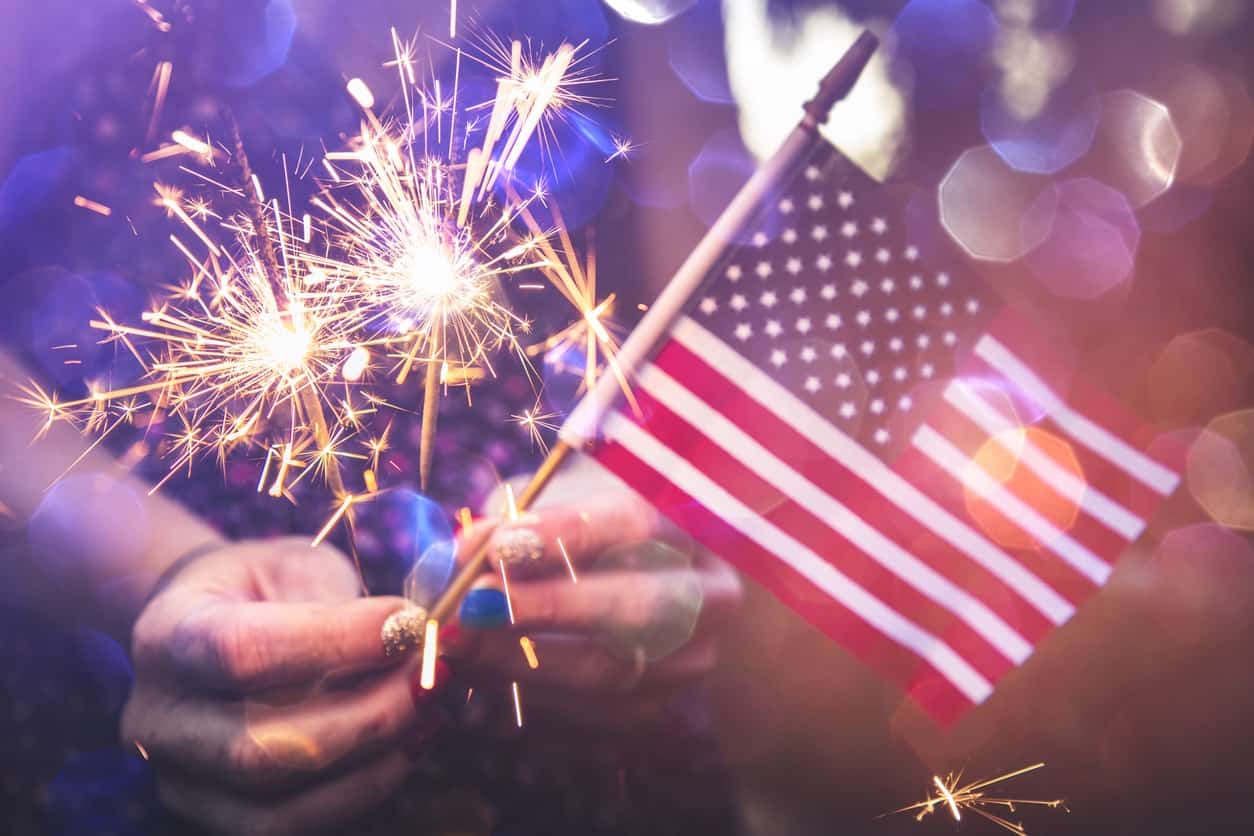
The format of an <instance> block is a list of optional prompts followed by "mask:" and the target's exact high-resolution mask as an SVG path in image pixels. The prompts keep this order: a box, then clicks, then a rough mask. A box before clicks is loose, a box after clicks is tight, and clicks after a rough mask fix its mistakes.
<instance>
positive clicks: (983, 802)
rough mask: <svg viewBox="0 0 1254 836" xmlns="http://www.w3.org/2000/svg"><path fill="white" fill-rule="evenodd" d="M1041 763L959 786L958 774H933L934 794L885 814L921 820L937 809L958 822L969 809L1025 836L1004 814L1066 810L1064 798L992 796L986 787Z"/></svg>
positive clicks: (959, 776) (1029, 769)
mask: <svg viewBox="0 0 1254 836" xmlns="http://www.w3.org/2000/svg"><path fill="white" fill-rule="evenodd" d="M1043 766H1045V764H1043V763H1036V764H1032V765H1031V766H1025V767H1023V768H1022V769H1016V770H1014V771H1013V772H1007V773H1006V774H1004V775H998V776H997V777H996V778H988V779H986V780H983V781H974V782H972V783H970V784H965V785H962V786H959V783H960V782H961V780H962V774H961V773H958V774H954V773H952V772H951V773H950V774H949V775H947V776H945V778H944V779H943V780H942V779H941V777H940V776H939V775H934V776H932V783H933V784H934V785H935V786H934V790H933V791H934V792H935V794H934V795H933V794H932V792H929V793H928V797H927V798H926V799H924V800H923V801H920V802H918V803H917V804H911V805H910V806H908V807H902V808H901V809H900V810H894V811H892V812H891V813H886V814H885V815H896V814H898V813H915V820H916V821H923V819H924V818H925V817H926V816H928V815H930V814H932V813H934V812H936V811H937V810H946V811H948V812H949V814H950V815H951V816H953V819H954V821H956V822H958V821H962V814H963V812H971V813H975V814H976V815H978V816H982V817H983V818H985V819H988V820H989V821H991V822H993V824H996V825H997V826H998V827H1001V828H1004V829H1005V830H1008V831H1010V832H1011V833H1014V834H1017V836H1027V831H1026V830H1025V829H1024V827H1023V825H1022V824H1021V823H1019V822H1015V821H1011V820H1010V819H1008V818H1006V817H1005V816H1006V815H1011V814H1013V813H1014V812H1015V811H1016V809H1017V808H1018V807H1028V806H1032V807H1049V808H1057V807H1062V808H1063V809H1064V810H1065V809H1066V807H1064V806H1063V800H1062V799H1055V800H1052V801H1043V800H1038V799H1031V798H1002V797H996V796H991V795H989V794H988V793H987V792H986V790H987V789H988V788H989V787H991V786H993V785H995V784H1000V783H1001V782H1003V781H1008V780H1010V779H1011V778H1017V777H1018V776H1020V775H1024V774H1026V773H1028V772H1034V771H1036V770H1038V769H1040V768H1041V767H1043ZM993 811H996V812H993ZM1003 814H1004V815H1003Z"/></svg>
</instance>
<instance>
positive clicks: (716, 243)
mask: <svg viewBox="0 0 1254 836" xmlns="http://www.w3.org/2000/svg"><path fill="white" fill-rule="evenodd" d="M877 46H879V39H878V38H876V36H875V35H874V34H872V33H871V32H863V33H862V34H861V35H859V36H858V39H857V40H856V41H854V43H853V45H852V46H850V47H849V49H848V50H846V52H845V54H844V55H843V56H841V59H840V60H839V61H838V62H837V63H836V65H835V66H834V67H832V69H831V70H830V71H828V73H827V75H826V76H824V78H823V80H822V81H821V82H820V83H819V91H818V93H817V94H815V96H814V98H813V99H811V100H810V101H809V102H807V103H806V104H805V106H804V111H805V115H804V116H803V117H802V119H801V121H800V122H799V123H798V124H797V127H795V128H794V129H793V130H792V132H791V133H790V134H789V135H788V138H787V139H785V140H784V143H783V144H782V145H781V146H780V147H779V149H778V150H777V151H776V152H775V153H774V154H772V155H771V157H770V159H768V160H767V161H766V162H765V163H763V164H762V165H761V166H759V167H758V169H757V170H756V171H755V172H754V173H753V176H751V177H750V178H749V180H748V181H747V182H746V183H745V184H744V186H742V187H741V189H740V191H739V192H737V193H736V196H735V197H734V198H732V201H731V203H729V204H728V205H727V208H726V209H724V210H723V213H722V214H721V215H719V218H718V220H717V221H715V222H714V225H713V226H711V227H710V230H709V232H707V233H706V234H705V236H704V237H703V238H702V239H701V241H700V243H698V244H697V246H696V247H695V248H694V249H693V251H692V252H691V253H689V254H688V258H686V259H685V260H684V263H683V264H682V265H681V266H680V268H679V270H678V271H677V272H676V273H675V275H674V277H673V278H672V279H671V280H670V281H669V282H668V283H667V285H666V287H664V288H663V289H662V292H661V293H660V294H659V295H658V298H657V300H656V301H655V302H654V303H653V304H652V305H651V306H650V307H649V310H648V312H647V313H646V314H645V315H644V317H642V318H641V320H640V323H639V324H638V325H637V326H636V327H635V329H634V330H633V331H632V332H631V335H630V336H628V338H627V340H626V341H625V342H624V343H623V345H622V347H621V348H620V349H619V352H618V356H617V359H616V362H617V364H618V366H619V369H620V371H621V377H622V378H623V379H627V380H630V379H631V377H632V375H633V373H634V371H635V370H636V369H637V368H639V367H640V365H641V364H642V363H643V362H644V360H645V358H646V357H647V356H648V355H649V353H650V352H651V351H652V350H653V348H654V346H656V345H657V343H658V342H659V341H660V340H661V339H662V337H664V336H665V335H666V333H667V331H669V330H670V327H671V325H672V323H674V321H675V319H676V318H677V317H678V316H679V315H680V313H681V312H682V311H683V309H684V306H685V305H686V304H687V302H688V299H689V297H690V296H692V294H693V293H694V292H696V290H697V288H698V287H699V286H700V285H701V282H702V281H703V280H704V279H705V277H706V276H707V275H709V272H710V270H711V268H712V267H713V266H714V264H715V263H716V262H717V261H718V259H719V258H720V257H721V256H722V254H723V253H724V252H725V251H726V249H727V247H728V246H729V245H731V244H732V243H733V242H734V241H735V240H736V236H737V234H739V232H740V231H741V230H742V229H743V228H744V227H745V226H746V225H747V224H748V223H749V222H750V221H751V220H752V219H753V216H754V215H755V214H756V213H757V211H758V208H759V207H760V206H761V204H762V201H763V199H764V198H765V197H766V196H767V195H768V194H769V193H770V191H771V189H773V188H774V187H775V186H776V184H778V183H779V182H780V181H781V180H783V179H784V177H785V176H786V175H787V174H788V172H789V171H790V170H791V169H792V168H793V166H795V165H796V164H797V161H798V160H800V159H801V158H802V157H803V156H804V155H805V153H806V152H807V151H808V150H809V149H810V148H811V146H812V145H813V143H814V142H816V141H818V140H819V125H821V124H822V123H823V122H825V121H826V120H827V115H828V113H830V112H831V109H832V107H833V106H834V105H835V104H836V103H837V102H838V101H840V100H841V99H843V98H844V97H845V96H846V95H847V94H848V93H849V91H850V90H851V89H852V88H853V85H854V83H855V82H856V81H857V80H858V76H860V75H861V74H862V70H863V69H864V68H865V67H866V65H867V62H868V61H870V60H871V56H872V55H873V54H874V53H875V49H876V47H877ZM619 379H620V375H615V374H606V375H602V376H601V379H600V380H599V381H598V382H597V385H596V386H595V387H593V389H592V391H590V392H588V393H587V394H586V395H584V397H583V400H581V401H580V402H579V405H578V406H576V407H575V410H574V411H573V412H572V413H571V414H570V417H569V418H567V419H566V421H565V423H563V424H562V428H561V430H560V432H559V433H558V442H557V444H555V445H554V446H553V449H552V450H551V451H549V454H548V456H546V457H545V459H544V461H543V462H542V463H541V464H540V469H539V470H537V471H536V472H535V475H533V476H532V477H531V481H530V482H528V483H527V486H526V487H525V488H524V489H523V490H522V492H521V493H520V494H519V495H518V497H517V498H516V500H515V502H516V505H517V507H518V510H519V511H525V510H527V508H528V507H530V505H531V503H532V501H533V500H534V499H535V498H536V496H538V495H539V493H540V491H542V490H543V489H544V486H545V485H547V484H548V482H549V480H550V479H552V478H553V475H554V474H555V473H556V472H557V469H558V467H559V466H560V465H561V464H562V462H563V461H564V460H565V459H566V457H567V456H568V455H570V453H571V451H572V450H576V449H579V448H581V447H583V446H584V445H586V444H587V443H588V442H590V441H592V440H593V439H595V437H596V428H597V427H598V426H599V425H600V423H601V418H602V416H604V415H605V413H606V412H608V411H609V410H610V409H611V408H612V407H613V404H614V401H615V399H616V398H617V396H618V393H619V389H620V383H619ZM491 539H492V538H491V536H490V535H489V536H488V537H485V538H484V539H483V541H482V542H481V543H480V545H479V547H478V548H477V549H476V550H475V552H474V554H472V555H471V556H470V559H469V560H467V561H466V562H465V563H464V564H462V568H461V569H460V570H459V571H458V573H457V576H456V577H455V578H454V579H453V582H452V583H451V584H449V586H448V589H446V590H445V591H444V594H443V595H441V596H440V599H439V600H438V601H437V602H436V604H435V606H434V607H433V608H432V609H431V612H430V615H429V618H430V619H432V620H434V621H436V622H439V623H441V624H442V623H444V622H445V621H446V620H447V619H448V618H449V616H451V615H452V614H453V611H454V608H455V607H457V606H458V604H459V603H460V602H461V599H462V598H463V597H464V596H465V594H466V592H467V591H468V590H469V589H470V586H471V584H473V583H474V581H475V578H477V577H478V576H479V574H480V573H481V572H482V571H483V568H484V566H485V565H486V564H487V560H488V549H489V544H490V542H491Z"/></svg>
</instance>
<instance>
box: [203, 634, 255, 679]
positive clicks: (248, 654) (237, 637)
mask: <svg viewBox="0 0 1254 836" xmlns="http://www.w3.org/2000/svg"><path fill="white" fill-rule="evenodd" d="M207 639H208V640H207V642H206V646H205V648H204V650H205V652H206V653H207V655H208V656H209V660H208V661H209V663H210V669H211V670H214V671H216V672H218V673H220V674H221V675H222V677H223V678H224V679H226V680H227V681H228V682H231V683H234V684H246V683H249V682H251V681H252V680H254V679H256V678H257V676H258V675H259V674H260V673H261V671H263V670H264V669H265V652H264V650H263V648H262V645H261V643H260V642H258V641H256V637H255V636H253V635H252V634H250V633H249V632H248V631H247V630H245V629H243V628H242V627H241V626H239V625H237V624H234V623H232V624H225V625H221V626H220V627H218V628H217V629H215V630H214V631H213V632H211V633H210V634H209V635H208V637H207Z"/></svg>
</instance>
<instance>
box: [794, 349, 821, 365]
mask: <svg viewBox="0 0 1254 836" xmlns="http://www.w3.org/2000/svg"><path fill="white" fill-rule="evenodd" d="M797 356H798V357H800V358H801V362H803V363H813V362H814V361H815V360H816V359H818V356H819V353H818V352H817V351H815V350H814V346H812V345H807V346H805V347H804V348H802V349H801V351H800V352H799V353H798V355H797Z"/></svg>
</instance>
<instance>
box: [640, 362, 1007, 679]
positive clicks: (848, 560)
mask: <svg viewBox="0 0 1254 836" xmlns="http://www.w3.org/2000/svg"><path fill="white" fill-rule="evenodd" d="M636 397H637V398H638V399H639V402H640V404H641V406H642V407H644V409H645V410H647V412H646V414H647V416H648V417H647V419H636V421H637V423H639V424H640V425H641V426H643V427H644V429H645V431H646V432H648V433H649V434H650V435H652V436H653V437H654V438H655V439H657V440H658V441H660V442H661V443H662V444H664V445H666V446H667V447H668V448H670V449H671V450H673V451H675V452H676V454H677V455H680V456H682V457H683V458H684V459H685V460H686V461H687V462H688V464H690V465H691V466H692V467H693V468H695V469H696V470H698V471H699V472H701V473H706V474H710V473H717V474H718V483H719V485H720V486H721V487H722V488H723V489H724V490H726V491H727V492H728V493H729V494H730V495H731V496H733V497H734V498H735V499H736V500H737V501H739V502H740V503H741V504H742V505H744V506H745V507H747V508H751V509H753V510H754V511H755V512H756V513H757V514H758V515H759V516H761V517H762V518H763V519H765V520H767V521H768V522H770V523H771V524H772V525H774V526H775V527H776V528H778V529H779V530H780V531H783V532H785V533H786V534H788V535H789V536H791V537H793V538H794V539H796V540H797V541H798V542H799V543H801V544H802V545H804V546H805V547H807V548H809V549H810V550H812V551H813V552H814V553H815V554H818V555H821V556H822V557H823V558H824V559H825V560H827V561H828V562H829V563H831V564H832V565H834V566H837V567H838V568H839V570H840V571H841V572H842V573H843V574H844V575H845V576H847V577H848V578H850V579H851V580H852V581H853V582H854V583H857V584H858V585H859V586H861V587H862V588H863V589H866V590H867V591H868V592H870V593H871V594H873V595H875V596H876V597H877V598H878V599H879V600H880V601H881V602H883V603H884V604H885V605H886V606H888V607H889V608H891V609H893V610H895V611H896V612H899V613H902V614H903V615H904V614H907V613H908V614H909V615H908V616H907V617H908V618H910V619H911V620H912V621H914V623H915V624H916V625H918V626H919V627H920V628H922V629H923V630H925V631H927V632H929V633H931V634H933V635H936V636H939V637H941V638H942V639H943V640H944V641H945V643H946V644H948V645H949V646H950V647H952V648H953V650H954V651H955V652H957V653H958V654H959V655H961V656H962V657H963V658H964V659H966V660H967V662H968V663H969V664H970V665H971V666H972V667H973V668H975V669H976V670H978V671H979V672H980V674H981V675H982V676H984V677H985V678H987V679H988V680H989V681H996V680H997V679H1000V678H1001V677H1002V675H1004V674H1005V673H1006V672H1007V671H1009V670H1010V669H1011V668H1012V667H1013V666H1014V662H1013V661H1011V660H1010V659H1008V658H1007V657H1006V656H1005V655H1004V654H1002V653H1000V652H999V651H998V650H997V649H996V648H995V647H993V645H992V644H991V643H990V642H989V641H988V640H987V639H985V638H984V637H983V636H981V635H980V634H979V633H978V632H977V631H976V630H974V629H972V628H971V627H970V626H969V625H968V624H966V623H964V622H963V621H961V620H960V619H958V618H957V617H956V616H955V614H954V613H953V612H951V611H950V610H948V609H946V608H944V607H943V606H940V605H939V604H937V603H936V602H935V601H933V600H932V599H931V598H929V597H928V596H927V595H925V594H923V593H922V592H920V591H919V590H917V589H915V588H914V587H912V586H911V585H910V584H908V583H906V582H905V581H904V580H902V579H901V578H899V577H897V576H896V575H894V574H893V573H892V572H890V571H887V570H886V569H885V568H884V567H883V566H882V565H880V564H879V563H878V562H876V561H875V560H874V559H872V558H871V557H870V556H869V555H867V554H866V553H865V552H863V551H862V550H861V549H859V548H857V547H856V546H855V545H853V544H852V542H851V541H850V540H849V538H848V537H843V536H841V534H840V533H839V532H838V531H836V530H835V529H834V527H833V526H831V525H829V524H827V523H826V522H825V521H824V520H823V519H820V518H819V517H817V516H815V515H814V514H813V513H811V512H810V511H808V510H806V509H805V508H804V507H802V506H801V505H799V504H797V503H796V502H793V501H791V500H789V499H788V498H787V497H785V496H782V495H781V494H780V491H779V489H778V488H776V487H775V486H774V485H772V484H771V483H770V482H769V481H767V480H766V479H765V478H763V477H762V476H761V475H760V474H759V472H758V471H757V469H756V468H755V467H753V466H752V465H750V464H748V463H747V462H745V461H743V460H742V459H741V458H740V457H729V456H728V454H727V450H726V449H724V448H723V447H720V446H719V445H718V444H717V443H715V442H714V441H713V440H711V439H710V438H709V437H708V436H707V435H705V433H704V432H703V431H702V429H700V428H699V427H698V426H697V425H696V422H695V421H689V420H687V418H686V417H685V416H682V415H677V414H676V413H674V412H672V411H671V410H670V409H668V408H667V407H666V406H665V405H664V404H661V403H659V402H657V401H656V400H655V399H654V398H653V396H652V395H650V394H649V393H648V392H646V391H644V389H642V388H639V387H637V390H636ZM823 607H827V608H831V607H839V604H838V603H836V602H834V601H832V600H831V599H830V598H828V597H823V598H821V599H819V600H818V601H816V602H815V603H814V605H813V608H814V609H816V610H817V609H821V608H823Z"/></svg>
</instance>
